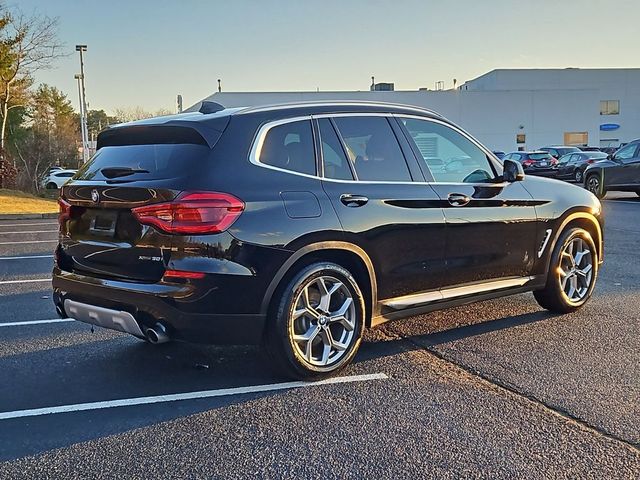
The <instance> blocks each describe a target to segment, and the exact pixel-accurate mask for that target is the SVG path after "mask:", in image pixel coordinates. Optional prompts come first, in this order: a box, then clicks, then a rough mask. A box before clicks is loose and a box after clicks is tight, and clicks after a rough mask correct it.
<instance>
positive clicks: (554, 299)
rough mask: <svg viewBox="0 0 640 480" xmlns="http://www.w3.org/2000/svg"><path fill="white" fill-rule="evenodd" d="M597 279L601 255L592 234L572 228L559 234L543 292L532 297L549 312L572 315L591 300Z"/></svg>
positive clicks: (535, 293)
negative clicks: (571, 313)
mask: <svg viewBox="0 0 640 480" xmlns="http://www.w3.org/2000/svg"><path fill="white" fill-rule="evenodd" d="M597 277H598V254H597V251H596V246H595V244H594V243H593V239H592V238H591V235H590V234H589V232H587V231H586V230H584V229H582V228H571V229H569V230H567V231H566V232H564V233H562V235H560V238H559V239H558V242H557V243H556V246H555V248H554V249H553V253H552V254H551V261H550V262H549V271H548V273H547V283H546V285H545V287H544V289H542V290H536V291H534V292H533V296H534V297H535V298H536V300H537V302H538V304H539V305H540V306H541V307H543V308H546V309H547V310H550V311H552V312H556V313H569V312H573V311H575V310H577V309H578V308H580V307H582V306H583V305H584V304H585V303H586V302H587V300H589V298H590V297H591V294H592V293H593V288H594V287H595V284H596V279H597Z"/></svg>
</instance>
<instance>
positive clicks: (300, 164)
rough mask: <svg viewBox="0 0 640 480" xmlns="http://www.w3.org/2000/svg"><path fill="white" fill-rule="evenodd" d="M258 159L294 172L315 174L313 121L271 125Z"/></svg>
mask: <svg viewBox="0 0 640 480" xmlns="http://www.w3.org/2000/svg"><path fill="white" fill-rule="evenodd" d="M258 161H259V162H260V163H262V164H264V165H271V166H272V167H277V168H282V169H284V170H290V171H292V172H298V173H305V174H307V175H315V174H316V157H315V152H314V148H313V134H312V132H311V121H310V120H301V121H298V122H289V123H284V124H282V125H276V126H274V127H271V128H270V129H269V130H268V131H267V135H266V137H265V139H264V142H263V143H262V148H261V150H260V157H259V158H258Z"/></svg>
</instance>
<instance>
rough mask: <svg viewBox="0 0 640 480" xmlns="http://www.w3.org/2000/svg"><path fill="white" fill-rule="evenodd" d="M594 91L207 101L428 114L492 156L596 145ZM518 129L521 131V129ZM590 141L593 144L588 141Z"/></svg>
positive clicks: (274, 95) (217, 97)
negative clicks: (582, 136)
mask: <svg viewBox="0 0 640 480" xmlns="http://www.w3.org/2000/svg"><path fill="white" fill-rule="evenodd" d="M596 93H597V92H596V91H594V90H573V91H570V92H567V91H555V90H545V91H522V90H521V91H466V92H465V91H458V90H447V91H419V92H415V91H414V92H403V91H394V92H370V91H365V92H246V93H244V92H240V93H234V92H222V93H215V94H214V95H212V96H210V97H208V98H207V100H210V101H214V102H218V103H220V104H222V105H224V106H226V107H241V106H253V105H268V104H275V103H287V102H301V101H323V100H360V101H367V100H368V101H381V102H392V103H401V104H406V105H415V106H418V107H423V108H429V109H432V110H435V111H437V112H438V113H440V114H442V115H444V116H445V117H446V118H448V119H449V120H451V121H453V122H454V123H456V124H458V125H460V126H461V127H462V128H464V129H465V130H467V131H468V132H469V133H471V134H472V135H473V136H475V137H476V138H477V139H478V140H480V142H482V143H483V144H485V145H486V146H487V147H488V148H490V149H493V150H504V151H513V150H516V149H517V147H518V145H517V144H516V135H517V134H519V133H524V134H525V135H526V143H525V144H524V145H521V146H524V147H525V148H527V149H535V148H539V147H542V146H545V145H551V144H562V143H563V141H564V132H583V131H584V132H588V135H589V139H590V142H591V143H597V139H598V133H599V132H598V128H599V123H598V122H599V120H600V115H599V108H600V107H599V101H594V98H595V96H596ZM521 127H522V128H521ZM591 139H594V140H593V141H591Z"/></svg>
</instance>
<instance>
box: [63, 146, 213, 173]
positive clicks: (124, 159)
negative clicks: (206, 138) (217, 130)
mask: <svg viewBox="0 0 640 480" xmlns="http://www.w3.org/2000/svg"><path fill="white" fill-rule="evenodd" d="M209 152H210V150H209V147H208V146H205V145H194V144H190V143H189V144H153V145H119V146H108V147H102V148H100V149H99V150H98V152H97V153H96V154H95V155H94V156H93V158H92V159H91V160H89V161H88V162H87V163H85V164H84V165H83V166H82V167H81V168H80V170H78V173H77V174H76V176H75V179H76V180H123V181H135V180H158V179H168V178H177V177H185V176H187V175H189V174H192V173H193V172H194V170H196V169H197V168H198V167H200V166H201V165H202V164H203V162H205V161H206V159H207V157H208V155H209Z"/></svg>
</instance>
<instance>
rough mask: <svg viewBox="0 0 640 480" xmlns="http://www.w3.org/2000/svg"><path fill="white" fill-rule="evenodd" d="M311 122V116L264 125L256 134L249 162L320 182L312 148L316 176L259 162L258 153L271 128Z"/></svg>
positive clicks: (316, 161) (275, 121) (282, 119)
mask: <svg viewBox="0 0 640 480" xmlns="http://www.w3.org/2000/svg"><path fill="white" fill-rule="evenodd" d="M305 120H306V121H308V122H311V115H304V116H300V117H291V118H281V119H279V120H273V121H271V122H268V123H265V124H264V125H262V126H261V127H260V128H259V129H258V133H257V134H256V136H255V138H254V140H253V145H251V152H250V153H249V161H250V162H251V163H253V164H254V165H256V166H258V167H262V168H268V169H269V170H275V171H278V172H284V173H288V174H291V175H298V176H300V177H306V178H313V179H316V180H320V179H321V177H320V176H318V160H317V159H316V158H315V148H314V154H313V156H314V162H315V164H316V174H315V175H309V174H308V173H301V172H296V171H294V170H287V169H286V168H280V167H274V166H273V165H268V164H266V163H262V162H261V161H260V153H261V152H262V146H263V144H264V140H265V138H266V136H267V133H269V130H271V129H272V128H273V127H277V126H279V125H285V124H287V123H294V122H301V121H305ZM309 126H310V127H311V134H312V135H313V125H311V124H310V125H309Z"/></svg>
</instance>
